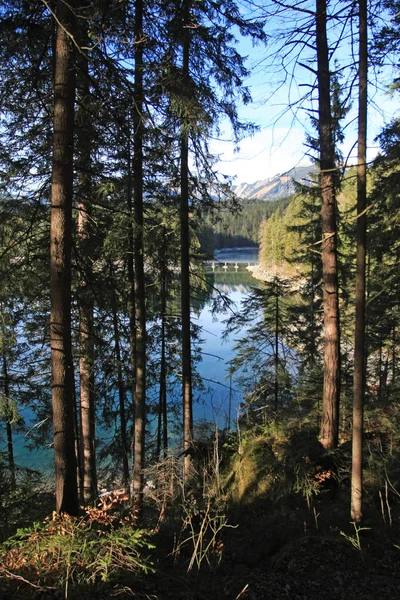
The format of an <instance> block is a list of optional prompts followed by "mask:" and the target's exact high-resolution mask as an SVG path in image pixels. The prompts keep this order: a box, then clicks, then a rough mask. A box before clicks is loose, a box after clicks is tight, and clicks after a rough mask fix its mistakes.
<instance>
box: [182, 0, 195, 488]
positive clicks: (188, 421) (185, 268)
mask: <svg viewBox="0 0 400 600" xmlns="http://www.w3.org/2000/svg"><path fill="white" fill-rule="evenodd" d="M184 10H185V15H184V20H183V32H182V36H183V49H182V51H183V58H182V61H183V62H182V79H183V85H184V86H185V85H187V83H188V80H189V56H190V33H189V28H188V26H187V25H188V21H189V2H188V1H187V0H186V1H185V3H184ZM180 151H181V182H180V183H181V201H180V230H181V315H182V403H183V452H184V480H185V481H188V479H189V478H190V475H191V456H190V453H189V452H188V451H189V449H190V447H191V446H192V443H193V415H192V358H191V339H190V233H189V131H188V123H187V122H185V121H184V122H183V123H182V125H181V148H180Z"/></svg>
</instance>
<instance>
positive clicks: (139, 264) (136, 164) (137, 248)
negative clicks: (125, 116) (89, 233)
mask: <svg viewBox="0 0 400 600" xmlns="http://www.w3.org/2000/svg"><path fill="white" fill-rule="evenodd" d="M143 42H144V37H143V1H142V0H136V4H135V75H134V79H135V106H134V110H133V131H134V139H133V150H134V151H133V201H134V215H135V239H134V257H135V307H136V308H135V317H136V381H135V396H134V405H135V424H134V429H135V432H134V458H133V461H134V462H133V486H132V487H133V502H134V508H135V510H136V512H137V514H139V515H140V513H141V511H142V503H143V467H144V452H145V418H146V415H145V412H146V304H145V279H144V244H143V225H144V220H143V134H144V123H143Z"/></svg>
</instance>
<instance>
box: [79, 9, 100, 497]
mask: <svg viewBox="0 0 400 600" xmlns="http://www.w3.org/2000/svg"><path fill="white" fill-rule="evenodd" d="M80 34H81V35H80V39H81V42H82V43H81V45H82V46H83V47H88V39H87V37H88V36H87V24H86V21H85V20H83V25H81V29H80ZM78 66H79V71H78V78H77V90H78V103H79V110H78V113H77V157H78V165H77V166H78V174H79V176H78V227H77V233H78V243H79V251H80V252H79V258H78V260H79V263H78V265H79V266H78V273H79V287H78V298H79V317H80V324H79V346H80V356H79V381H80V386H79V389H80V413H81V433H82V439H81V453H82V454H81V455H82V460H81V463H82V469H83V499H84V501H85V502H91V501H92V500H94V499H95V498H96V497H97V469H96V447H95V429H96V428H95V421H96V408H95V395H94V338H93V311H94V301H93V294H92V291H91V288H90V275H91V267H92V262H93V261H92V246H93V239H92V232H91V226H90V214H91V202H92V198H91V196H92V193H93V190H92V175H91V170H92V169H91V166H92V159H91V144H92V138H93V127H92V123H91V119H92V116H91V114H90V110H89V108H90V106H89V105H90V89H89V65H88V58H87V56H86V55H85V54H84V53H80V54H79V56H78Z"/></svg>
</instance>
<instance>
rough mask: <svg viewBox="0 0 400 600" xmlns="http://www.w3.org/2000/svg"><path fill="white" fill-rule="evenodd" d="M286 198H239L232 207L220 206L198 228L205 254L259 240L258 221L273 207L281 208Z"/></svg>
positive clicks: (209, 254) (287, 200) (269, 213)
mask: <svg viewBox="0 0 400 600" xmlns="http://www.w3.org/2000/svg"><path fill="white" fill-rule="evenodd" d="M289 202H290V198H282V199H280V200H270V201H265V200H242V201H240V200H239V201H238V203H237V205H236V206H235V207H232V208H230V209H225V210H224V209H222V210H220V211H219V212H218V214H217V216H216V219H213V218H212V217H211V216H210V217H208V218H206V221H205V225H203V226H202V227H201V229H200V230H199V239H200V242H201V246H202V248H203V250H204V252H205V253H206V255H207V256H213V253H214V250H215V249H216V248H232V247H243V246H245V247H247V246H256V245H258V243H259V236H260V223H261V222H262V221H263V220H267V219H268V218H270V216H271V215H273V214H274V213H275V212H276V211H279V210H283V209H284V208H285V207H286V206H287V205H288V204H289Z"/></svg>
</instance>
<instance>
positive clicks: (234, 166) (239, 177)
mask: <svg viewBox="0 0 400 600" xmlns="http://www.w3.org/2000/svg"><path fill="white" fill-rule="evenodd" d="M304 139H305V135H304V130H302V129H299V128H296V129H295V128H293V129H291V130H289V129H287V128H279V127H276V128H275V129H274V130H271V129H263V130H261V131H259V132H257V133H256V134H255V135H254V136H253V137H251V138H246V139H245V140H243V141H242V142H241V143H240V151H239V153H235V152H234V145H233V144H232V143H231V142H223V141H214V142H213V143H212V145H211V149H212V151H213V152H214V153H216V154H219V155H220V162H219V163H218V168H219V170H220V172H221V173H223V174H225V175H230V176H235V177H236V183H253V182H254V181H257V180H258V179H267V178H269V177H273V176H274V175H276V174H277V173H283V172H285V171H288V170H289V169H291V168H292V167H294V166H297V165H299V164H309V162H310V159H309V158H308V157H306V156H305V152H306V148H305V146H304Z"/></svg>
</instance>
